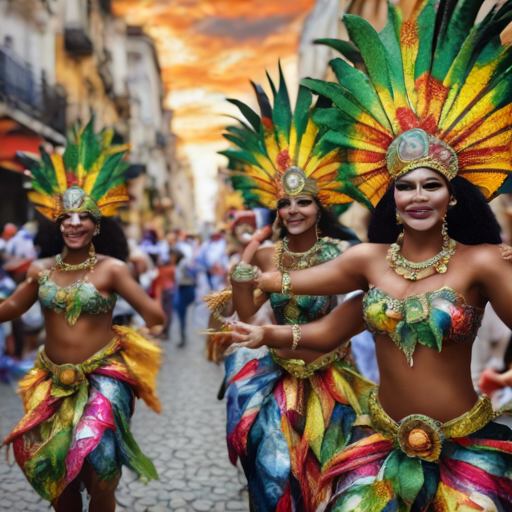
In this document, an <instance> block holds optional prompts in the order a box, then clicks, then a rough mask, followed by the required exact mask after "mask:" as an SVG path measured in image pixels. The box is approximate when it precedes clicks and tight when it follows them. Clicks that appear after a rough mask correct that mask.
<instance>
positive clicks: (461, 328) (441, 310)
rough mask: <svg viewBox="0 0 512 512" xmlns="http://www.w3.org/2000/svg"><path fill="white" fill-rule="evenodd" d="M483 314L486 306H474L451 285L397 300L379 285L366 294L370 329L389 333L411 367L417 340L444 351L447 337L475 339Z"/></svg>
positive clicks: (374, 332)
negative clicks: (450, 286)
mask: <svg viewBox="0 0 512 512" xmlns="http://www.w3.org/2000/svg"><path fill="white" fill-rule="evenodd" d="M483 314H484V310H483V309H481V308H476V307H474V306H470V305H469V304H467V303H466V300H465V299H464V297H463V296H462V295H460V294H459V293H457V292H456V291H455V290H453V289H452V288H449V287H448V286H445V287H443V288H440V289H439V290H435V291H433V292H427V293H422V294H419V295H412V296H411V297H407V298H405V299H394V298H393V297H391V296H389V295H388V294H387V293H385V292H383V291H382V290H379V289H378V288H370V290H369V291H368V292H367V293H366V294H365V295H364V297H363V319H364V322H365V324H366V327H367V328H368V330H369V331H370V332H372V333H373V334H387V335H388V336H389V337H390V338H391V339H392V340H393V341H394V342H395V343H396V345H397V346H398V348H399V349H400V350H402V352H403V353H404V354H405V356H406V357H407V361H408V362H409V364H410V365H411V366H412V363H413V360H412V356H413V353H414V349H415V348H416V344H417V343H421V344H422V345H425V346H427V347H430V348H434V349H437V350H438V351H439V352H441V348H442V346H443V341H444V340H453V341H455V342H457V343H464V342H466V341H473V340H474V339H475V337H476V333H477V332H478V329H479V328H480V324H481V322H482V316H483Z"/></svg>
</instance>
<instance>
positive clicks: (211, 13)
mask: <svg viewBox="0 0 512 512" xmlns="http://www.w3.org/2000/svg"><path fill="white" fill-rule="evenodd" d="M314 3H315V1H314V0H294V1H293V2H276V1H275V0H174V1H172V2H169V1H168V0H114V1H113V7H114V12H115V13H116V14H118V15H120V16H123V17H124V18H125V19H126V20H127V22H128V23H129V24H132V25H142V26H143V27H144V28H145V30H146V31H147V33H148V34H149V35H151V36H152V37H153V38H154V39H155V42H156V46H157V50H158V54H159V59H160V65H161V67H162V77H163V81H164V84H165V87H166V90H167V91H168V93H169V95H168V104H169V105H170V106H171V107H172V108H173V109H174V110H175V115H174V120H173V128H174V130H175V131H176V132H177V134H178V135H179V137H180V139H181V140H182V141H183V142H185V143H186V142H193V143H197V142H198V141H207V142H210V141H213V140H219V137H220V133H221V131H222V125H223V123H224V124H225V122H226V121H225V120H224V119H222V118H220V116H219V113H221V112H224V111H228V112H229V111H230V110H229V108H228V107H224V106H219V105H217V104H216V103H220V102H224V97H225V96H228V97H237V98H240V99H244V100H245V101H247V99H248V97H249V96H248V95H249V94H251V88H250V84H249V80H254V81H256V82H259V81H262V80H264V79H265V69H266V68H268V69H269V70H274V71H275V69H276V64H277V61H278V59H283V60H286V59H289V58H290V56H293V55H294V54H296V50H297V44H298V38H299V35H300V32H301V29H302V22H303V20H304V18H305V16H307V14H309V12H310V10H311V8H312V7H313V5H314ZM198 89H202V90H204V91H205V98H204V101H203V100H202V99H201V98H197V94H195V91H197V90H198ZM189 90H190V91H191V94H190V101H188V102H187V101H186V100H184V99H183V98H184V93H186V91H189ZM176 93H179V94H180V98H181V99H180V100H179V101H180V102H181V103H180V105H179V106H176V105H175V103H176V101H175V100H174V99H173V96H174V95H175V94H176ZM212 95H214V96H217V99H216V100H214V99H212ZM185 96H186V94H185ZM201 120H202V122H201ZM178 127H179V130H177V129H176V128H178Z"/></svg>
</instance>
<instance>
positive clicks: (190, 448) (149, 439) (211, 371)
mask: <svg viewBox="0 0 512 512" xmlns="http://www.w3.org/2000/svg"><path fill="white" fill-rule="evenodd" d="M205 315H207V313H206V311H205V310H204V309H203V307H202V306H200V307H199V308H198V309H197V310H196V314H195V317H196V319H199V320H198V322H197V324H196V325H200V324H202V323H204V318H205ZM189 320H190V321H189V326H190V328H189V343H188V345H187V346H186V347H185V348H183V349H179V348H177V347H176V343H177V342H176V341H175V340H176V339H177V338H176V336H177V333H176V330H175V329H173V333H172V336H171V339H172V340H173V341H171V342H162V346H163V349H164V350H165V359H164V364H163V365H162V369H161V372H160V377H159V395H160V399H161V401H162V406H163V412H162V414H160V415H158V414H155V413H154V412H153V411H151V410H150V409H148V408H147V407H146V406H145V404H144V403H143V402H142V401H139V402H138V404H137V409H136V412H135V415H134V417H133V420H132V431H133V434H134V436H135V439H136V440H137V441H138V442H139V445H140V447H141V449H142V451H143V452H144V453H145V454H147V455H148V456H149V457H150V458H151V459H152V460H153V462H154V463H155V466H156V469H157V471H158V473H159V475H160V479H159V480H158V481H151V482H150V483H149V484H147V485H144V484H143V483H142V482H139V481H138V480H137V476H136V474H135V473H133V472H131V471H129V470H127V469H126V468H123V477H122V480H121V483H120V485H119V488H118V492H117V500H118V503H119V505H118V508H117V509H116V512H144V511H148V512H164V511H168V510H171V511H175V512H207V511H212V512H224V511H234V512H236V511H240V512H245V511H248V510H249V506H248V502H247V493H246V491H245V486H244V483H243V474H241V473H240V472H239V470H237V469H236V468H234V467H233V466H232V465H231V464H230V462H229V459H228V455H227V449H226V443H225V404H224V402H220V401H218V400H217V398H216V395H217V391H218V389H219V386H220V383H221V380H222V377H223V368H222V366H216V365H215V364H213V363H210V362H208V361H206V359H205V357H204V340H203V337H202V336H199V335H198V334H196V332H197V329H198V327H195V326H194V322H193V319H192V318H191V317H190V318H189ZM174 327H176V325H174ZM0 397H1V398H0V436H1V437H2V438H3V437H5V435H6V434H7V433H8V432H9V431H10V429H11V428H12V427H14V425H15V424H16V422H17V420H18V419H19V418H21V416H22V406H21V402H20V400H19V398H18V397H17V396H16V394H15V392H14V389H13V387H12V386H8V385H5V384H0ZM4 451H5V449H4V450H2V454H1V456H0V511H17V510H20V511H21V510H27V511H37V512H43V511H45V510H48V504H47V503H46V502H44V501H43V500H41V499H40V498H39V497H38V495H37V494H36V492H35V491H34V490H32V488H31V487H30V485H29V484H28V482H27V481H26V480H25V477H24V476H23V474H22V472H21V471H20V469H19V468H18V466H17V465H16V464H14V465H13V466H9V465H8V464H7V463H6V460H5V453H4ZM12 461H13V456H12V452H11V462H12Z"/></svg>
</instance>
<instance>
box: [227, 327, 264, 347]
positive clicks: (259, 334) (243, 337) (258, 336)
mask: <svg viewBox="0 0 512 512" xmlns="http://www.w3.org/2000/svg"><path fill="white" fill-rule="evenodd" d="M229 328H230V329H231V332H230V334H231V340H232V343H233V344H232V345H231V347H230V350H229V351H230V352H232V351H234V350H236V349H238V348H241V347H246V348H260V347H262V346H263V345H265V343H264V331H263V327H262V326H259V325H249V324H244V323H243V322H232V323H230V324H229Z"/></svg>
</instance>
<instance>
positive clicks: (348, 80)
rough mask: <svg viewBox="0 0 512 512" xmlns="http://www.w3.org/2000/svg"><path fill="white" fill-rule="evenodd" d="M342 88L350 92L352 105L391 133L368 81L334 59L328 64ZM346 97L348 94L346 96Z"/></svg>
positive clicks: (343, 62) (384, 114) (383, 112)
mask: <svg viewBox="0 0 512 512" xmlns="http://www.w3.org/2000/svg"><path fill="white" fill-rule="evenodd" d="M329 64H330V65H331V68H332V70H333V71H334V74H335V75H336V78H337V79H338V82H339V84H340V86H341V87H342V88H344V89H345V90H346V91H350V93H351V95H350V99H351V101H352V103H354V104H356V105H358V106H359V107H360V108H361V109H362V110H364V111H366V113H368V114H369V115H371V116H372V117H375V119H376V120H377V121H378V122H379V123H380V124H381V125H382V126H383V127H385V128H386V129H387V130H389V131H391V125H390V123H389V120H388V118H387V116H386V112H385V111H384V109H383V108H382V104H381V102H380V99H379V96H378V95H377V93H376V92H375V89H374V88H373V86H372V84H371V82H370V79H369V78H368V77H367V76H366V75H365V74H364V73H362V72H361V71H359V70H358V69H355V68H353V67H352V66H350V65H349V64H347V63H346V62H345V61H344V60H342V59H334V60H331V62H330V63H329ZM347 96H348V94H347Z"/></svg>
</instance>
